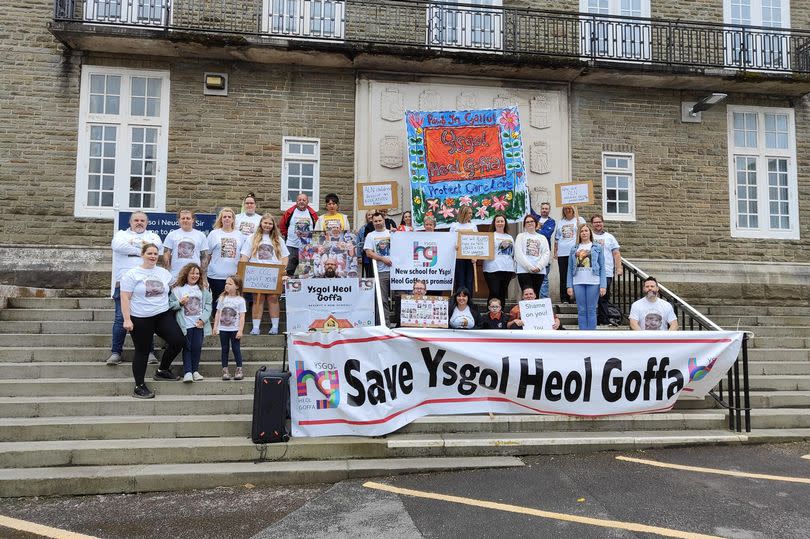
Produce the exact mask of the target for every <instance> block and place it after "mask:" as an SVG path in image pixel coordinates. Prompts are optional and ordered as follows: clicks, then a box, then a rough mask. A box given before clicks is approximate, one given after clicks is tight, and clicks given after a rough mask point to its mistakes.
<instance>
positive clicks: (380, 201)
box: [357, 181, 399, 210]
mask: <svg viewBox="0 0 810 539" xmlns="http://www.w3.org/2000/svg"><path fill="white" fill-rule="evenodd" d="M398 206H399V184H398V183H397V182H395V181H390V182H370V183H358V184H357V209H358V210H377V209H384V208H385V209H390V208H396V207H398Z"/></svg>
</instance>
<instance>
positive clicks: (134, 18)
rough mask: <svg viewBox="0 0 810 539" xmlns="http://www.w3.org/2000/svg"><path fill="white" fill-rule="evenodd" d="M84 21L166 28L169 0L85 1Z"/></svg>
mask: <svg viewBox="0 0 810 539" xmlns="http://www.w3.org/2000/svg"><path fill="white" fill-rule="evenodd" d="M84 19H85V20H87V21H92V22H112V23H118V24H122V23H123V24H132V25H137V26H157V27H162V26H166V24H167V21H168V20H169V1H168V0H131V1H129V2H124V1H122V0H85V1H84Z"/></svg>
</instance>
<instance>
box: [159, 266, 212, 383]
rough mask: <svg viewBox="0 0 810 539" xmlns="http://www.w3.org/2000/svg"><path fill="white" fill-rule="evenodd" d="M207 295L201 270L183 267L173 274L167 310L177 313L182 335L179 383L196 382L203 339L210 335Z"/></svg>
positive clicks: (208, 293)
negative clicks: (183, 343) (181, 362)
mask: <svg viewBox="0 0 810 539" xmlns="http://www.w3.org/2000/svg"><path fill="white" fill-rule="evenodd" d="M211 301H212V299H211V292H210V291H209V290H208V286H207V285H206V283H205V281H203V280H202V270H201V269H200V266H199V265H197V264H194V263H191V264H186V265H185V266H183V268H182V269H181V270H180V272H179V273H178V274H177V281H176V282H175V284H174V288H173V289H172V294H171V296H169V307H170V308H172V309H174V310H175V311H177V315H176V317H177V325H178V326H180V330H181V331H182V332H183V334H185V336H186V345H185V346H184V347H183V371H184V372H185V375H184V376H183V382H199V381H201V380H203V376H202V375H201V374H200V356H201V355H202V344H203V338H204V337H205V336H206V335H211V322H210V318H211Z"/></svg>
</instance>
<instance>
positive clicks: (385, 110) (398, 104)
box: [380, 88, 405, 122]
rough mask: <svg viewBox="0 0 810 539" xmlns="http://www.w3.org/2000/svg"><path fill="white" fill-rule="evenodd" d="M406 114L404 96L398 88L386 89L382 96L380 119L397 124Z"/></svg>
mask: <svg viewBox="0 0 810 539" xmlns="http://www.w3.org/2000/svg"><path fill="white" fill-rule="evenodd" d="M404 114H405V103H404V99H403V97H402V94H401V93H400V91H399V90H397V89H396V88H386V89H385V90H383V92H382V94H381V95H380V117H381V118H382V119H383V120H388V121H389V122H397V121H399V120H401V119H402V116H403V115H404Z"/></svg>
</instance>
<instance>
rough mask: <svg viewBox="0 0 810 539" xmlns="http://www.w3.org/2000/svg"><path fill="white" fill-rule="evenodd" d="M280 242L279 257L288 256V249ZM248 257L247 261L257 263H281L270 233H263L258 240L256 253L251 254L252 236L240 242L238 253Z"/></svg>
mask: <svg viewBox="0 0 810 539" xmlns="http://www.w3.org/2000/svg"><path fill="white" fill-rule="evenodd" d="M280 243H281V258H284V257H287V256H290V251H289V250H288V249H287V246H286V245H284V243H283V242H280ZM240 254H242V255H244V256H246V257H248V258H250V260H249V262H256V263H259V264H281V259H280V258H278V257H277V256H276V248H275V247H274V246H273V240H272V239H271V238H270V234H263V235H262V239H261V241H260V242H259V248H258V249H256V254H255V255H254V254H253V238H248V239H246V240H245V243H243V244H242V252H241V253H240Z"/></svg>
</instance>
